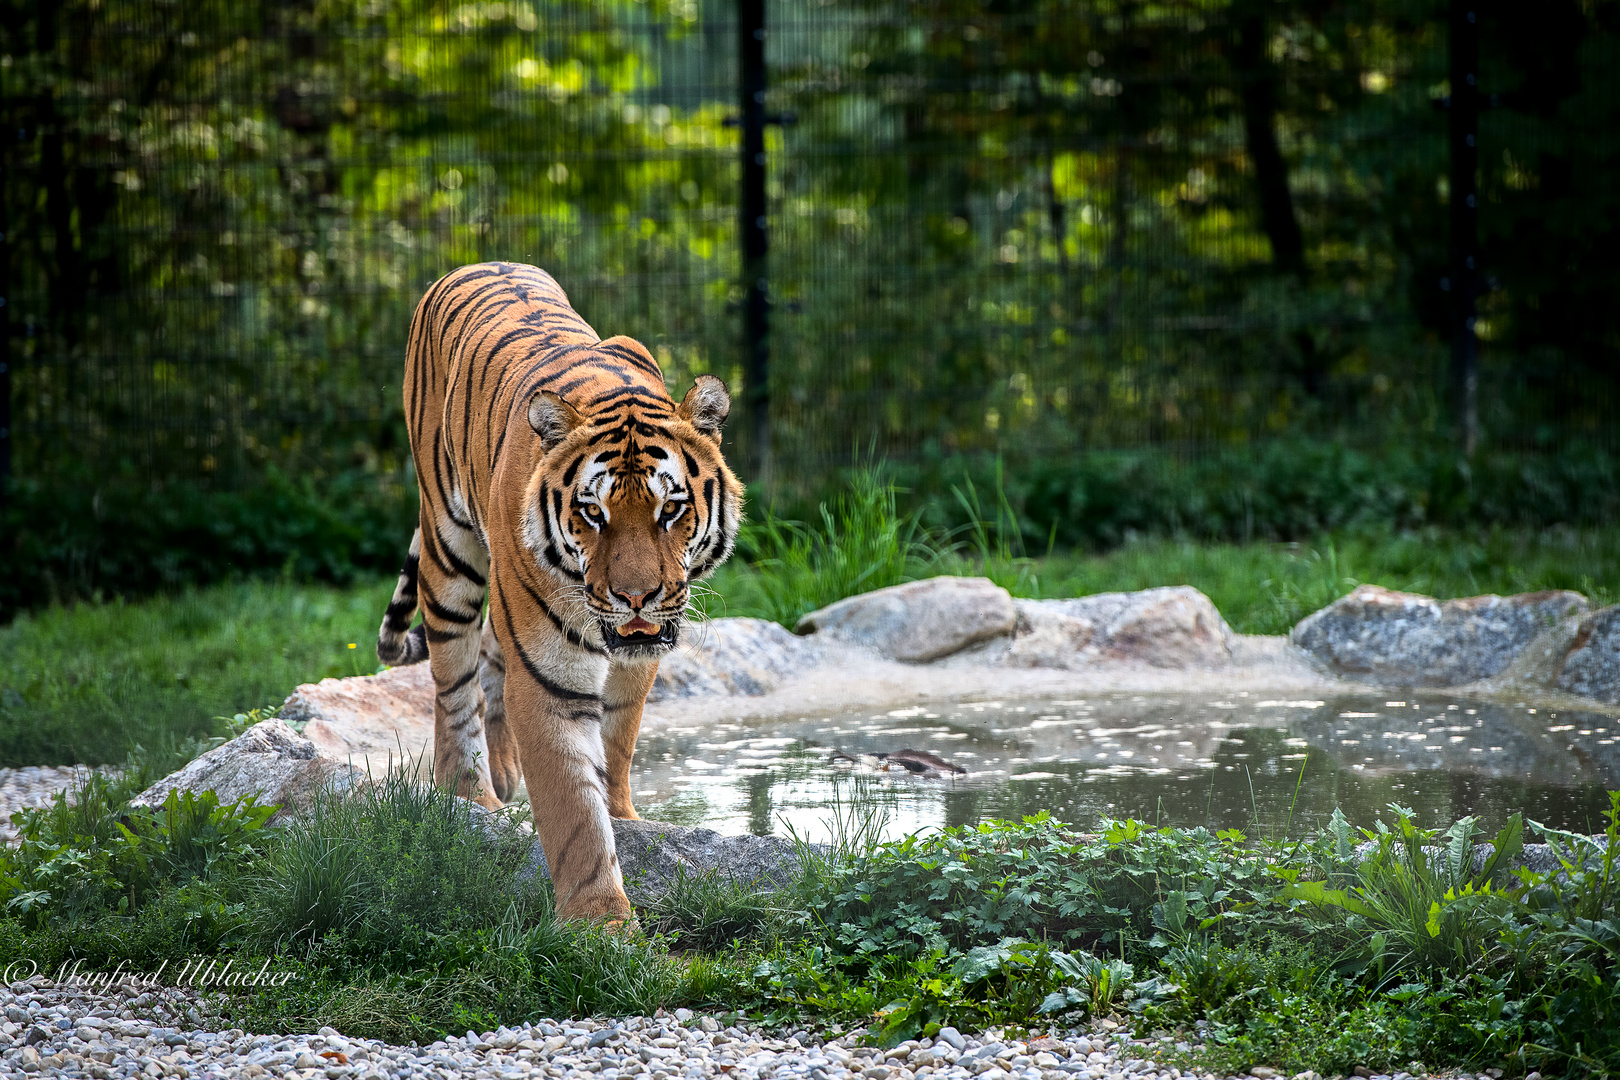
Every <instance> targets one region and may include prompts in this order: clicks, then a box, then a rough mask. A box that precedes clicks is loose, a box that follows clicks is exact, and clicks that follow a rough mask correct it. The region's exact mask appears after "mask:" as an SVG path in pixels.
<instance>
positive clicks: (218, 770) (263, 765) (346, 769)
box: [130, 720, 364, 821]
mask: <svg viewBox="0 0 1620 1080" xmlns="http://www.w3.org/2000/svg"><path fill="white" fill-rule="evenodd" d="M363 779H364V777H363V776H362V774H361V773H360V770H358V769H356V768H354V767H353V766H352V765H350V764H349V763H348V762H347V761H345V760H342V759H340V758H337V757H334V756H332V755H330V754H326V753H323V752H322V751H321V750H320V748H319V747H317V746H316V745H315V744H314V743H313V742H311V741H310V740H308V739H306V738H304V737H303V736H301V735H299V734H298V733H297V732H296V731H294V730H293V729H292V728H290V727H288V726H287V725H286V724H285V723H284V722H282V721H281V720H264V721H261V722H260V723H257V724H254V725H253V726H252V727H250V728H248V730H247V731H245V732H243V733H242V734H241V735H239V736H237V737H236V738H234V739H232V740H231V741H230V742H228V743H225V744H224V745H223V746H216V747H215V748H214V749H212V750H210V751H208V752H207V753H206V754H203V755H202V756H201V757H198V758H197V759H196V760H194V761H192V762H191V763H190V764H189V765H187V766H185V768H183V769H181V770H179V771H178V772H173V773H170V774H169V775H168V776H165V777H164V778H163V779H162V780H159V781H158V782H157V783H155V784H153V785H152V786H151V787H149V788H147V789H146V790H145V791H143V792H141V793H140V794H139V795H137V796H135V798H133V799H131V800H130V805H131V806H144V807H150V808H152V809H157V808H158V807H161V806H162V805H163V800H164V799H166V798H168V796H169V793H170V792H171V791H212V792H214V793H215V794H216V795H217V796H218V797H219V801H220V802H221V803H232V802H235V801H236V800H237V799H240V798H242V797H243V796H245V795H251V796H253V797H254V799H255V800H256V801H257V802H258V803H259V804H261V805H275V806H279V807H281V810H280V811H279V812H278V813H277V814H276V816H275V817H274V818H272V819H271V820H272V821H277V820H280V819H282V818H285V817H286V816H287V815H288V814H291V813H295V812H298V811H301V810H307V809H309V807H310V806H311V805H312V804H313V803H314V802H315V798H316V796H318V795H319V794H321V793H322V792H323V791H339V792H341V791H348V790H351V789H352V788H353V787H354V786H355V785H356V784H358V783H359V782H360V781H361V780H363Z"/></svg>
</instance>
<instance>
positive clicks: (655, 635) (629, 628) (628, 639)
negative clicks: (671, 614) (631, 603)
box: [602, 615, 676, 652]
mask: <svg viewBox="0 0 1620 1080" xmlns="http://www.w3.org/2000/svg"><path fill="white" fill-rule="evenodd" d="M675 636H676V624H675V623H673V622H666V623H656V622H651V621H649V620H647V619H644V618H642V617H641V616H640V615H632V616H631V617H630V618H629V619H627V620H625V621H624V622H621V623H619V624H618V625H617V626H613V625H611V624H609V623H608V622H607V620H605V619H604V620H603V621H602V640H603V641H604V642H605V643H606V644H607V647H608V651H610V652H612V651H616V650H618V649H627V648H630V647H631V646H634V645H674V644H675Z"/></svg>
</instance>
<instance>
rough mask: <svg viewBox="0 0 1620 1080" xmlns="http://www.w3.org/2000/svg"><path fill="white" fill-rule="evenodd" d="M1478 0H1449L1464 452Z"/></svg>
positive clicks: (1466, 442) (1457, 362)
mask: <svg viewBox="0 0 1620 1080" xmlns="http://www.w3.org/2000/svg"><path fill="white" fill-rule="evenodd" d="M1477 3H1478V0H1451V109H1450V121H1451V126H1450V142H1451V154H1450V156H1451V180H1450V183H1451V270H1450V281H1448V282H1447V285H1448V287H1449V289H1450V292H1451V378H1452V384H1453V393H1454V394H1455V400H1456V403H1457V409H1458V417H1457V418H1458V422H1459V426H1460V428H1461V435H1462V443H1463V452H1464V453H1465V454H1467V455H1468V456H1469V457H1472V456H1473V454H1474V449H1475V447H1476V446H1477V445H1478V443H1479V340H1478V338H1477V337H1475V335H1474V303H1475V299H1476V297H1477V296H1478V295H1479V191H1478V189H1477V187H1476V185H1475V181H1474V177H1475V175H1476V174H1477V172H1478V169H1479V16H1478V14H1477Z"/></svg>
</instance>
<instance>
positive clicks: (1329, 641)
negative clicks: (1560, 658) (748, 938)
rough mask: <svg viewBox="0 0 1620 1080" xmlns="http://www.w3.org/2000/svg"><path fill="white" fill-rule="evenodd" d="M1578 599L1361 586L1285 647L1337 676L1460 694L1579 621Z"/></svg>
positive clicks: (1557, 594)
mask: <svg viewBox="0 0 1620 1080" xmlns="http://www.w3.org/2000/svg"><path fill="white" fill-rule="evenodd" d="M1586 609H1587V604H1586V598H1585V597H1584V596H1582V595H1581V594H1580V593H1575V592H1565V591H1550V592H1537V593H1521V594H1520V595H1518V596H1471V597H1468V598H1466V599H1462V600H1447V601H1445V602H1444V603H1442V602H1440V601H1438V600H1436V599H1435V598H1434V597H1432V596H1422V595H1419V594H1417V593H1404V592H1395V591H1393V590H1390V589H1385V588H1382V587H1380V586H1377V585H1362V586H1360V587H1359V588H1357V589H1356V590H1355V592H1352V593H1351V594H1350V595H1349V596H1344V597H1341V598H1339V599H1338V600H1336V601H1334V602H1333V603H1332V604H1330V605H1328V606H1327V607H1325V608H1323V609H1322V610H1321V611H1318V612H1316V613H1315V614H1314V615H1310V616H1307V617H1306V618H1305V619H1303V620H1301V621H1300V623H1299V625H1298V626H1295V627H1294V629H1293V632H1292V633H1291V634H1290V635H1289V638H1290V640H1291V641H1293V643H1294V644H1296V645H1298V646H1299V647H1300V648H1302V649H1304V650H1305V651H1307V652H1309V653H1310V654H1312V655H1313V656H1315V657H1316V658H1317V659H1318V660H1321V661H1322V662H1323V663H1325V664H1326V665H1327V666H1328V667H1330V668H1331V669H1332V670H1334V671H1335V672H1337V673H1339V674H1341V675H1346V676H1349V677H1350V678H1354V679H1360V680H1364V681H1367V682H1375V683H1383V684H1385V685H1399V686H1458V685H1461V684H1463V683H1469V682H1475V681H1477V680H1480V679H1486V678H1489V677H1491V676H1493V675H1496V674H1498V673H1499V672H1501V671H1503V670H1504V669H1505V668H1506V667H1507V666H1508V665H1509V664H1510V663H1512V662H1513V660H1514V658H1515V657H1517V656H1518V655H1519V654H1520V653H1521V652H1522V651H1524V649H1525V648H1526V647H1527V646H1528V645H1529V644H1530V643H1531V642H1532V641H1533V640H1535V638H1536V637H1538V636H1539V635H1540V634H1541V633H1542V632H1543V631H1545V630H1548V629H1550V628H1552V627H1554V626H1556V625H1557V623H1558V622H1559V621H1560V620H1562V619H1565V618H1568V617H1569V616H1570V615H1572V614H1575V615H1578V614H1581V613H1584V612H1585V611H1586Z"/></svg>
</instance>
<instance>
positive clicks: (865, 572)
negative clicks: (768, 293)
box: [0, 473, 1620, 765]
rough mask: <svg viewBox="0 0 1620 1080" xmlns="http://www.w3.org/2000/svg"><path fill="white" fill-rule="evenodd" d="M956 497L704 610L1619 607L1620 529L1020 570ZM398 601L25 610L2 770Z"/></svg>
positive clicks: (795, 554) (254, 700) (300, 652)
mask: <svg viewBox="0 0 1620 1080" xmlns="http://www.w3.org/2000/svg"><path fill="white" fill-rule="evenodd" d="M958 494H959V497H960V498H961V499H962V501H963V505H964V506H965V507H966V508H967V512H968V513H969V515H970V517H971V518H972V519H973V520H975V521H976V522H978V524H976V525H974V526H971V527H969V528H967V529H962V530H958V531H957V532H956V533H954V534H950V535H938V534H935V535H929V534H927V533H925V532H923V531H922V530H921V529H920V528H919V527H918V526H917V524H916V521H915V519H913V518H909V517H907V516H905V515H903V514H901V513H900V512H899V511H898V510H897V508H896V501H895V492H894V491H893V490H892V489H891V488H889V487H888V486H887V485H885V484H884V483H882V482H881V481H880V480H878V479H877V478H876V477H875V476H874V475H873V474H871V473H866V474H862V475H860V476H857V477H856V479H855V482H853V483H852V484H851V486H850V488H849V490H848V491H847V492H846V493H845V494H844V495H843V496H841V497H840V498H838V499H837V500H834V501H833V502H832V503H830V504H828V505H825V506H823V507H822V510H821V513H820V520H819V521H818V522H816V523H814V524H813V525H807V524H802V523H795V522H785V521H780V520H777V519H774V518H772V517H770V516H769V515H768V514H765V515H762V516H761V517H760V519H759V520H758V521H756V522H754V523H751V524H750V525H749V526H748V527H747V528H746V530H745V533H744V536H743V538H742V541H741V543H740V544H739V554H738V556H737V557H735V558H733V560H732V561H731V562H730V563H728V564H727V565H725V566H723V567H721V568H720V570H719V572H718V573H716V574H715V576H714V577H713V579H711V581H710V582H709V583H708V584H707V585H706V586H705V587H704V588H703V589H701V590H700V592H699V594H698V596H699V602H700V604H701V605H702V607H703V608H704V609H705V610H706V611H707V612H708V613H709V614H710V615H713V616H724V615H749V616H755V617H758V618H764V619H770V620H773V621H776V622H780V623H782V624H783V625H785V626H788V627H792V626H793V625H794V623H795V622H797V621H798V619H799V618H800V617H801V616H802V615H804V614H805V613H806V612H809V611H812V610H814V609H816V608H818V607H821V606H823V605H825V604H829V603H831V602H833V601H834V600H838V599H840V598H842V597H844V596H848V595H851V594H853V593H856V592H863V591H868V590H871V589H876V588H881V587H883V586H886V585H894V584H898V583H900V582H902V581H908V580H912V579H914V578H920V577H929V576H932V575H936V574H947V573H948V574H987V575H988V576H990V577H992V578H994V579H995V580H996V581H998V582H1000V583H1001V584H1002V585H1004V586H1006V587H1007V588H1008V589H1010V590H1011V591H1012V592H1013V593H1014V595H1017V596H1025V597H1063V596H1083V595H1086V594H1089V593H1095V592H1106V591H1114V590H1131V589H1144V588H1149V587H1152V586H1156V585H1192V586H1193V587H1195V588H1198V589H1201V590H1202V591H1203V592H1205V593H1207V594H1208V595H1209V597H1210V598H1211V599H1212V600H1213V601H1214V602H1215V605H1216V607H1218V608H1219V609H1220V610H1221V611H1222V613H1223V614H1225V615H1226V617H1227V620H1228V621H1229V622H1230V623H1231V624H1232V626H1233V628H1234V629H1236V630H1238V631H1240V632H1242V633H1262V634H1281V633H1286V632H1287V631H1288V629H1289V628H1290V627H1292V626H1293V625H1294V624H1295V623H1296V622H1298V621H1299V620H1300V619H1301V618H1303V617H1304V616H1305V615H1308V614H1309V613H1311V612H1312V611H1315V610H1317V609H1318V608H1320V607H1323V606H1325V605H1326V604H1329V603H1331V602H1332V601H1333V600H1334V599H1335V598H1337V597H1339V596H1342V595H1344V594H1345V593H1347V592H1349V591H1350V590H1351V589H1352V588H1354V587H1355V585H1357V584H1359V583H1362V582H1370V583H1373V584H1378V585H1385V586H1388V587H1390V588H1396V589H1410V590H1414V591H1418V592H1425V593H1429V594H1430V595H1434V596H1439V597H1442V598H1449V597H1454V596H1471V595H1476V594H1478V593H1481V592H1500V593H1511V592H1525V591H1532V590H1536V589H1553V588H1569V589H1577V590H1579V591H1581V592H1584V593H1586V594H1587V595H1588V596H1590V597H1592V598H1593V600H1594V601H1596V602H1598V603H1613V602H1615V601H1616V600H1620V529H1603V530H1600V529H1584V530H1576V529H1553V530H1544V531H1530V530H1510V529H1498V530H1490V531H1485V530H1478V531H1471V532H1468V533H1456V532H1445V531H1441V530H1429V531H1425V532H1421V533H1402V534H1393V535H1392V534H1377V533H1365V532H1363V533H1350V534H1341V535H1336V536H1327V537H1322V538H1319V539H1317V540H1314V541H1311V542H1308V543H1300V544H1280V543H1271V542H1254V543H1248V544H1222V543H1194V542H1188V541H1177V540H1168V539H1143V540H1135V541H1132V542H1129V543H1126V544H1124V545H1123V546H1121V547H1118V548H1115V549H1113V550H1111V551H1108V552H1105V553H1102V554H1096V555H1088V554H1084V553H1076V552H1053V553H1050V554H1040V555H1038V557H1028V556H1027V555H1026V554H1025V553H1024V550H1023V548H1022V546H1021V544H1020V543H1019V542H1017V541H1015V540H1014V541H1009V540H1007V539H1005V538H1006V537H1009V536H1016V535H1018V532H1019V530H1018V529H1017V528H1016V527H1015V523H1014V522H1013V520H1012V515H1011V510H1010V509H1009V508H1008V507H1007V506H1006V504H1005V500H1001V499H999V497H998V498H997V508H991V507H986V506H984V505H982V504H983V502H985V501H986V500H982V499H981V498H980V496H979V495H978V493H977V492H974V491H973V490H972V489H971V487H970V488H968V489H966V490H963V491H959V492H958ZM391 587H392V581H391V579H390V580H382V579H376V580H369V581H366V582H364V583H362V584H359V585H355V586H351V587H346V588H341V587H335V586H320V585H298V584H292V583H288V582H257V581H250V582H243V583H238V584H228V585H216V586H211V587H208V588H204V589H195V590H187V591H185V592H182V593H179V594H175V595H170V596H159V597H154V598H150V599H147V600H141V601H135V602H123V601H114V602H110V603H100V604H96V603H80V604H76V605H73V606H71V607H53V608H47V609H44V610H41V611H38V612H34V613H31V614H25V615H22V616H19V617H18V618H17V619H16V621H14V622H13V623H12V624H11V625H9V626H6V627H0V765H34V764H71V763H74V762H85V763H89V764H104V763H119V762H122V761H123V760H124V759H125V758H126V756H127V755H128V754H129V753H130V752H131V751H133V750H134V749H135V748H136V747H137V746H139V747H141V748H143V750H144V751H145V753H146V754H147V755H148V756H152V755H156V757H158V758H161V759H164V760H168V759H171V758H173V757H176V756H180V755H183V754H184V753H185V752H186V750H187V749H188V748H195V746H196V745H197V744H196V742H195V740H198V739H204V738H208V737H212V736H218V735H220V734H224V733H225V728H224V727H223V726H222V725H221V723H220V722H219V721H217V720H216V719H215V718H216V717H220V716H230V715H234V714H236V713H238V712H244V711H246V710H248V709H251V708H259V707H263V706H266V705H274V704H277V703H279V702H280V701H281V700H282V699H283V698H285V697H286V695H287V694H288V693H290V692H291V691H292V689H293V688H294V687H295V686H297V685H298V684H299V683H303V682H312V681H316V680H319V679H322V678H326V677H329V676H343V675H355V674H363V673H369V672H371V671H374V670H376V664H375V653H374V651H373V648H374V641H375V635H376V627H377V624H378V622H379V621H380V619H381V615H382V610H383V607H384V606H385V605H386V604H387V601H388V596H389V594H390V590H391ZM351 644H353V645H354V646H355V648H352V649H351V648H349V646H350V645H351Z"/></svg>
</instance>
